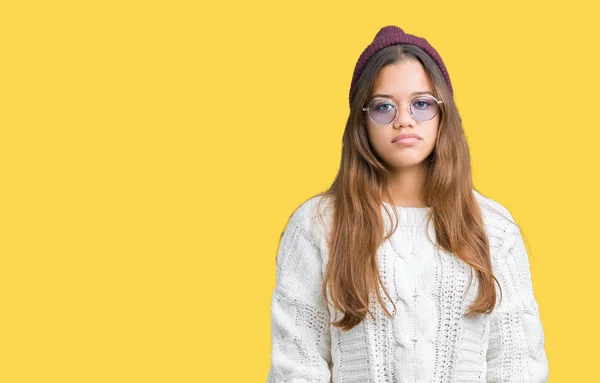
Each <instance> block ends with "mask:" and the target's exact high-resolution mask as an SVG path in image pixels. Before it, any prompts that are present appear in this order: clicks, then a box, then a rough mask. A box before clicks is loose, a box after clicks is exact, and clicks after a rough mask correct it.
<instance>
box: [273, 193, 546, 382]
mask: <svg viewBox="0 0 600 383" xmlns="http://www.w3.org/2000/svg"><path fill="white" fill-rule="evenodd" d="M473 193H474V195H475V196H476V198H477V201H478V202H479V204H480V206H481V210H482V212H483V216H484V221H485V228H486V232H487V234H488V237H489V241H490V250H491V259H492V266H493V270H494V274H495V276H496V278H497V279H498V281H499V282H500V284H501V286H502V293H503V299H502V301H501V302H500V304H498V301H497V304H496V308H495V309H494V311H493V312H492V313H491V314H489V315H486V314H479V315H478V316H476V317H474V318H466V317H464V316H463V314H464V313H465V312H466V309H467V306H468V305H469V303H470V302H472V301H473V300H474V299H475V298H476V297H477V289H478V280H477V277H476V276H475V274H474V273H473V276H472V282H471V287H470V288H469V289H467V287H468V283H469V278H470V272H469V269H470V267H469V266H468V265H467V264H466V263H464V262H463V261H461V260H460V259H458V258H457V257H456V256H454V255H453V254H451V253H448V252H445V251H442V250H438V249H437V248H436V247H435V246H434V245H433V243H432V242H430V241H429V240H428V239H427V237H426V233H427V232H428V233H429V236H430V238H431V239H432V240H433V241H435V230H434V229H433V225H432V224H430V225H429V226H428V227H426V226H425V224H426V217H427V214H428V212H429V210H430V208H415V207H399V206H392V205H389V204H385V205H386V206H387V207H388V208H391V209H396V210H398V212H399V216H400V226H399V230H398V231H396V232H395V233H394V235H393V236H392V237H391V238H390V239H388V240H387V241H385V242H384V243H383V244H382V245H381V247H380V248H379V250H378V253H377V254H378V262H379V269H380V273H381V276H382V280H383V283H384V284H385V286H386V288H387V290H388V293H389V294H390V296H391V297H392V298H393V300H394V303H395V304H396V309H397V311H396V313H395V315H394V317H393V318H389V317H387V316H386V315H385V313H384V312H383V310H382V309H381V307H379V305H378V304H377V302H376V300H375V298H374V295H373V294H372V300H371V302H372V303H371V307H372V311H374V314H375V320H373V319H372V318H371V317H370V316H369V315H367V316H366V318H365V319H364V320H363V322H361V323H360V324H359V325H358V326H356V327H354V328H353V329H352V330H350V331H341V330H340V329H339V328H337V327H335V326H332V325H331V322H332V321H334V320H336V319H339V318H341V314H340V313H339V312H337V310H335V309H333V308H332V307H331V306H329V307H328V306H327V305H326V304H325V301H324V300H323V298H322V296H321V283H322V278H323V272H324V270H325V267H326V265H327V262H328V248H327V245H326V240H325V233H327V232H328V230H329V229H330V223H331V220H330V219H331V209H330V208H327V207H326V209H323V210H322V212H323V213H324V220H325V222H324V225H322V224H321V222H320V221H319V219H318V218H317V211H316V206H317V202H318V200H319V199H320V198H323V197H320V196H317V197H313V198H311V199H310V200H308V201H306V202H304V203H303V204H301V205H300V206H299V207H298V209H296V210H295V211H294V213H293V214H292V217H291V218H290V221H289V223H288V225H287V226H286V229H285V231H284V234H283V236H282V238H281V242H280V246H279V250H278V255H277V272H276V285H275V289H274V292H273V297H272V303H271V313H272V316H271V318H272V322H271V330H272V347H271V367H270V370H269V375H268V378H267V380H268V382H347V383H350V382H411V383H412V382H546V381H547V380H548V360H547V357H546V352H545V349H544V331H543V329H542V323H541V320H540V315H539V310H538V304H537V301H536V299H535V297H534V294H533V286H532V283H531V273H530V267H529V260H528V256H527V252H526V249H525V245H524V243H523V239H522V237H521V233H520V231H519V228H518V227H517V226H516V225H515V224H514V221H513V219H512V216H511V214H510V213H509V212H508V210H507V209H506V208H505V207H504V206H502V205H501V204H499V203H498V202H496V201H494V200H492V199H489V198H486V197H484V196H483V195H481V194H479V193H478V192H477V191H475V190H473ZM325 206H327V205H326V204H325ZM382 214H383V217H384V222H385V224H386V230H387V229H389V228H390V227H391V226H390V225H391V223H392V221H390V220H389V219H388V217H387V214H385V213H384V211H383V207H382ZM496 289H497V292H498V297H500V291H499V289H498V288H497V286H496ZM383 297H384V299H385V302H386V304H387V305H388V308H389V310H390V312H393V306H392V305H391V303H390V302H389V300H388V299H387V298H385V295H383Z"/></svg>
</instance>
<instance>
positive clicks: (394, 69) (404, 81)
mask: <svg viewBox="0 0 600 383" xmlns="http://www.w3.org/2000/svg"><path fill="white" fill-rule="evenodd" d="M421 92H428V94H429V95H433V94H432V93H431V92H432V87H431V83H430V81H429V78H428V77H427V74H426V73H425V70H424V69H423V67H422V65H421V63H420V62H419V61H416V60H414V59H408V60H403V61H401V62H398V63H395V64H390V65H387V66H385V67H383V68H382V69H381V71H380V72H379V74H378V75H377V78H376V80H375V84H374V85H373V92H372V93H371V95H370V97H369V99H368V101H367V105H368V104H369V102H370V101H371V100H372V99H373V98H374V97H375V96H377V95H386V96H385V97H384V98H388V99H391V100H392V101H394V103H395V104H396V105H397V106H398V114H397V116H396V119H395V120H393V121H392V122H390V123H389V124H385V125H377V124H375V123H374V122H373V121H372V120H371V119H370V118H369V115H368V112H363V113H364V117H365V121H366V125H367V135H368V137H369V141H370V143H371V147H372V148H373V150H374V151H375V152H376V153H377V154H378V155H379V157H380V158H381V159H382V160H383V161H384V162H385V164H386V165H387V166H388V167H389V168H390V170H401V169H404V168H409V167H412V166H419V165H421V163H422V162H423V160H424V159H425V158H427V156H429V154H431V152H432V151H433V149H434V147H435V142H436V137H437V132H438V125H439V119H440V112H439V111H438V113H437V114H436V115H435V117H433V118H432V119H431V120H427V121H417V120H415V119H414V117H413V116H411V114H410V112H409V108H408V106H409V104H410V103H411V101H412V100H413V99H414V97H415V96H419V95H422V94H421ZM377 98H380V97H379V96H378V97H377ZM419 105H424V104H419ZM405 133H414V134H416V135H418V136H419V139H417V140H413V141H415V142H413V143H410V142H405V143H397V142H396V143H395V142H393V141H394V139H395V138H396V137H398V136H399V135H401V134H405Z"/></svg>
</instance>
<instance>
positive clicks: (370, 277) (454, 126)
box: [317, 44, 500, 330]
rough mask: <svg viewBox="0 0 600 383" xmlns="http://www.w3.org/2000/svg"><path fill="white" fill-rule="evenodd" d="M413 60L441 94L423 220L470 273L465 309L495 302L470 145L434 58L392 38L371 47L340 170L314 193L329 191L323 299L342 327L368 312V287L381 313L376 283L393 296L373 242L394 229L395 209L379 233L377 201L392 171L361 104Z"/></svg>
mask: <svg viewBox="0 0 600 383" xmlns="http://www.w3.org/2000/svg"><path fill="white" fill-rule="evenodd" d="M411 59H412V60H418V61H419V62H420V63H421V64H422V66H423V68H424V70H425V72H426V74H427V76H428V77H429V80H430V81H431V84H432V86H433V89H432V93H433V95H434V96H435V97H436V98H437V99H438V100H442V101H443V103H442V104H441V105H440V108H441V109H440V113H441V116H440V122H439V127H438V135H437V139H436V144H435V147H434V149H433V151H432V153H431V155H430V156H428V157H427V158H426V159H425V161H426V163H427V165H428V176H427V180H426V184H425V187H424V189H423V192H424V198H425V202H426V203H427V206H429V207H431V211H430V214H429V216H428V221H427V224H428V225H429V224H430V223H433V225H434V228H435V232H436V239H437V244H436V245H437V246H439V247H441V248H443V249H444V250H446V251H448V252H450V253H453V254H455V255H456V256H457V257H458V258H460V259H461V260H463V261H464V262H465V263H467V264H468V265H470V266H471V271H473V270H475V272H476V275H477V278H478V281H479V292H478V297H477V299H476V300H475V301H474V302H473V303H472V304H471V306H469V311H468V313H467V316H473V315H475V313H486V314H487V313H490V312H491V311H492V310H493V308H494V304H495V301H496V290H495V288H494V281H495V282H496V283H498V280H497V279H496V278H495V276H494V275H493V272H492V265H491V259H490V248H489V242H488V237H487V235H486V233H485V229H484V223H483V216H482V213H481V210H480V208H479V205H478V203H477V200H476V198H475V196H474V194H473V182H472V176H471V160H470V154H469V148H468V145H467V140H466V138H465V133H464V131H463V126H462V120H461V118H460V115H459V113H458V109H457V107H456V105H455V103H454V99H453V96H452V94H451V93H450V91H449V89H448V86H447V84H446V82H445V81H444V77H443V76H442V74H441V72H440V70H439V67H438V66H437V65H436V64H435V62H434V61H433V59H432V58H431V57H430V56H429V55H427V54H426V53H425V52H424V51H423V50H422V49H421V48H419V47H416V46H414V45H406V44H398V45H393V46H390V47H387V48H385V49H382V50H381V51H379V52H377V53H376V54H375V55H374V56H373V57H372V58H371V59H370V60H369V61H368V63H367V65H366V67H365V69H364V71H363V72H362V75H361V77H360V78H359V79H358V82H357V91H356V94H355V97H354V99H353V100H352V103H351V105H350V115H349V117H348V121H347V123H346V128H345V130H344V134H343V139H342V157H341V164H340V168H339V171H338V174H337V176H336V178H335V180H334V182H333V184H332V185H331V187H330V188H329V189H327V190H326V191H324V192H322V193H319V194H318V195H321V196H325V197H333V198H331V199H329V198H321V200H320V201H321V202H323V201H325V200H326V199H327V200H331V201H333V202H332V203H333V213H332V214H333V216H332V225H331V233H330V236H329V238H328V246H329V263H328V265H327V269H326V272H325V275H324V278H323V285H322V293H323V296H324V297H325V299H326V300H327V302H328V303H329V304H332V305H333V306H334V307H335V308H336V309H337V310H339V311H340V312H341V313H343V317H342V318H341V319H339V320H337V321H335V322H333V325H334V326H337V327H339V328H341V329H342V330H350V329H352V328H353V327H354V326H356V325H358V324H359V323H360V322H361V321H362V320H363V319H364V318H365V316H366V315H367V313H369V314H370V315H371V317H372V318H374V315H373V313H372V312H371V310H370V309H369V295H370V292H372V291H374V292H375V293H376V297H377V301H378V302H379V304H380V305H381V307H382V308H383V310H384V312H385V314H386V315H388V316H391V314H390V312H389V311H388V309H387V308H386V306H385V304H384V302H383V298H382V295H381V293H380V289H379V286H381V288H382V290H383V292H384V293H385V295H386V296H387V297H388V299H390V301H392V299H391V298H390V296H389V293H388V292H387V289H386V288H385V286H383V283H382V280H381V276H380V274H379V270H378V266H377V249H378V248H379V246H380V245H381V244H382V243H383V242H384V241H385V240H387V239H388V238H389V237H390V236H391V235H392V234H393V233H394V231H395V230H396V229H397V227H398V214H397V212H394V215H395V217H396V219H395V220H394V222H395V225H394V226H393V227H392V230H391V231H390V232H389V233H384V230H385V226H384V222H383V217H382V215H381V207H382V206H384V205H383V200H384V197H385V198H386V200H387V201H392V198H391V188H390V183H389V182H388V179H389V177H390V175H391V173H390V171H389V170H388V168H387V167H386V165H385V164H384V163H383V161H382V160H381V159H380V157H379V156H378V155H377V154H376V153H375V152H374V150H373V149H372V147H371V145H370V143H369V140H368V136H367V131H366V123H365V117H364V112H363V111H362V107H363V106H364V105H365V104H366V102H367V100H368V99H369V97H370V94H371V92H372V88H373V84H374V82H375V79H376V77H377V75H378V73H379V71H380V70H381V69H382V68H383V67H385V66H386V65H390V64H394V63H397V62H399V61H401V60H411ZM317 210H320V209H317ZM385 211H386V212H387V214H388V217H389V218H390V219H391V218H392V216H391V214H390V211H389V210H388V209H387V208H386V209H385ZM498 285H499V284H498ZM499 286H500V285H499ZM327 288H329V292H330V294H331V301H330V300H329V298H328V295H327ZM392 304H393V302H392ZM394 309H395V305H394Z"/></svg>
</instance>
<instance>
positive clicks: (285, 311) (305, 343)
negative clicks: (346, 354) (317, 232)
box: [267, 207, 331, 383]
mask: <svg viewBox="0 0 600 383" xmlns="http://www.w3.org/2000/svg"><path fill="white" fill-rule="evenodd" d="M307 221H309V218H308V217H306V212H305V211H304V207H300V208H299V209H298V210H296V211H295V212H294V214H293V215H292V217H291V218H290V220H289V223H288V225H287V227H286V229H285V231H284V232H283V234H282V237H281V241H280V244H279V249H278V251H277V266H276V283H275V289H274V292H273V297H272V301H271V366H270V370H269V375H268V378H267V383H275V382H284V381H285V382H315V383H316V382H327V383H328V382H330V379H331V371H330V366H331V354H330V345H331V340H330V329H329V311H328V308H327V305H326V303H325V301H324V299H323V298H322V295H321V284H322V281H323V277H322V271H321V253H320V250H319V248H318V246H316V245H315V243H314V242H313V241H312V240H311V237H310V235H309V234H308V233H309V230H308V227H307Z"/></svg>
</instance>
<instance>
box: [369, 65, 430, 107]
mask: <svg viewBox="0 0 600 383" xmlns="http://www.w3.org/2000/svg"><path fill="white" fill-rule="evenodd" d="M424 92H428V93H430V94H431V92H432V89H431V82H430V81H429V77H428V76H427V73H425V70H424V69H423V67H422V66H421V64H420V63H419V62H418V61H415V60H406V61H401V62H399V63H395V64H390V65H386V66H385V67H383V68H382V69H381V70H380V71H379V74H378V75H377V78H376V79H375V82H374V84H373V89H372V91H371V95H372V96H371V97H373V96H374V95H376V94H383V95H388V96H393V97H400V98H403V97H404V98H408V97H411V96H413V97H414V96H415V95H417V94H418V93H424Z"/></svg>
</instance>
